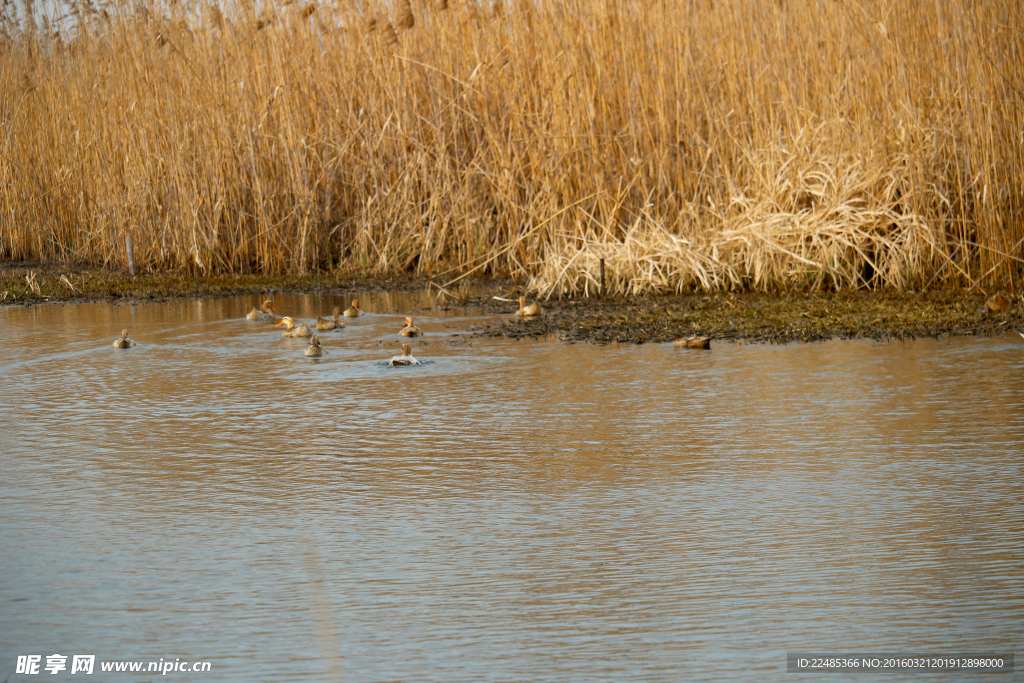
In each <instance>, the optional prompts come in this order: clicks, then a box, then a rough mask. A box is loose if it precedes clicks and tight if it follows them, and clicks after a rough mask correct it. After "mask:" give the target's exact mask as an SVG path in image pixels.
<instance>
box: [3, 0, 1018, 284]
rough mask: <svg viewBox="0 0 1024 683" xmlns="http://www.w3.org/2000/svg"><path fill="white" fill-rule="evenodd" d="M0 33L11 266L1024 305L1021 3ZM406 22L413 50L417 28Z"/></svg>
mask: <svg viewBox="0 0 1024 683" xmlns="http://www.w3.org/2000/svg"><path fill="white" fill-rule="evenodd" d="M70 10H71V11H69V12H68V13H67V14H66V15H64V16H44V11H43V9H42V8H41V7H39V6H37V5H33V4H28V5H25V6H24V7H22V8H20V10H19V11H18V12H14V11H13V10H12V9H11V8H10V7H9V6H8V5H7V4H5V5H4V6H3V8H2V10H0V93H2V94H0V120H3V121H4V122H5V126H4V127H3V128H2V129H0V258H14V259H42V260H65V261H78V262H91V263H97V264H106V265H111V266H115V267H121V266H124V265H125V264H126V258H127V256H126V253H125V248H124V244H125V237H126V236H130V237H131V239H132V243H133V245H134V257H135V263H136V266H137V267H139V268H141V269H143V270H167V269H170V270H181V271H185V272H194V273H203V272H206V273H246V272H266V273H280V272H297V273H302V272H308V271H315V270H325V269H342V270H346V271H349V272H353V273H367V274H383V273H393V272H398V271H412V272H416V273H418V274H420V275H426V276H431V275H437V276H442V277H444V279H445V280H450V279H453V278H455V277H458V276H459V275H461V274H464V273H468V272H475V273H481V272H483V273H495V274H498V273H501V274H511V275H518V276H526V277H529V278H531V283H532V286H533V287H534V288H536V289H537V290H539V291H541V292H543V293H546V294H555V293H566V292H586V293H589V292H593V291H594V286H595V284H596V278H597V277H598V275H597V268H598V264H599V263H600V260H601V259H604V260H605V264H606V268H607V272H608V280H609V289H612V290H613V291H618V292H646V291H652V290H679V289H682V288H686V287H699V288H712V289H714V288H757V289H774V288H790V287H830V288H832V287H834V288H849V287H860V286H889V287H910V286H917V285H920V284H923V283H925V282H928V281H931V280H935V281H946V282H950V283H956V284H972V285H973V284H978V285H980V286H982V287H986V286H988V285H989V284H990V283H995V282H997V281H1002V282H1004V283H1013V284H1016V282H1017V280H1018V278H1019V277H1020V274H1021V268H1020V265H1021V263H1022V262H1024V260H1022V258H1021V257H1022V255H1024V252H1022V251H1021V245H1022V244H1024V241H1022V240H1024V224H1022V220H1021V218H1022V216H1024V211H1022V210H1024V133H1022V132H1021V131H1022V130H1024V99H1022V93H1024V65H1022V63H1021V60H1020V59H1019V55H1020V54H1021V52H1022V49H1021V48H1022V47H1024V45H1022V43H1024V19H1022V17H1021V16H1020V13H1019V12H1017V11H1016V9H1015V6H1013V5H1012V3H1006V2H1005V1H1002V0H979V1H977V2H968V1H967V0H952V1H951V2H948V3H936V4H931V5H929V6H927V7H925V6H916V5H915V6H912V7H911V6H902V5H899V4H897V5H893V4H891V3H882V2H880V1H878V2H875V1H872V0H868V2H864V3H857V4H853V3H849V2H848V1H847V0H837V1H836V2H830V3H819V2H816V1H812V0H793V1H791V2H786V3H749V2H746V1H745V0H725V1H723V2H715V3H713V4H709V3H706V2H697V1H696V0H693V1H691V2H682V3H654V4H650V3H640V4H637V3H628V2H625V0H590V1H584V0H561V1H559V0H556V1H555V2H546V3H539V2H535V1H534V0H517V2H510V3H505V2H486V3H484V4H478V3H477V2H475V1H474V0H466V2H458V3H451V4H450V5H449V3H448V2H446V1H441V2H433V1H431V2H416V3H413V2H411V0H402V1H400V2H398V3H371V4H370V5H359V6H358V7H357V6H356V4H352V3H340V4H327V3H314V2H306V3H303V2H294V3H284V4H282V5H273V4H271V3H269V2H265V1H264V0H238V1H237V2H235V3H233V4H232V3H228V4H223V3H217V4H214V3H210V4H208V5H204V7H203V8H202V9H201V11H197V12H192V11H190V10H186V8H185V7H184V4H183V3H170V4H163V3H160V4H158V3H154V2H152V1H151V0H150V1H149V2H143V3H135V2H127V1H126V0H125V1H124V2H118V1H117V0H114V1H113V2H111V3H109V4H103V5H95V4H93V3H92V2H91V1H90V0H81V1H80V2H75V3H73V4H71V6H70ZM396 28H397V30H396Z"/></svg>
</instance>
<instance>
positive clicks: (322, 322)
mask: <svg viewBox="0 0 1024 683" xmlns="http://www.w3.org/2000/svg"><path fill="white" fill-rule="evenodd" d="M339 313H341V309H340V308H337V307H335V309H334V320H328V319H326V318H321V317H320V316H317V317H316V329H318V330H336V329H340V328H342V327H345V323H343V322H341V319H340V318H338V314H339Z"/></svg>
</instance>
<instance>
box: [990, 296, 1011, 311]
mask: <svg viewBox="0 0 1024 683" xmlns="http://www.w3.org/2000/svg"><path fill="white" fill-rule="evenodd" d="M985 308H987V309H988V310H990V311H992V312H993V313H1002V312H1004V311H1008V310H1010V300H1009V299H1007V298H1006V297H1005V296H1003V295H1002V294H993V295H992V296H990V297H989V299H988V301H986V302H985Z"/></svg>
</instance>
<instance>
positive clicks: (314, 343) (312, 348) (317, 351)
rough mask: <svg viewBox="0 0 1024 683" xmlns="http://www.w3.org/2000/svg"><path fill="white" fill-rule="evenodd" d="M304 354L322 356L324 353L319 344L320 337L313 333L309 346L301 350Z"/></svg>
mask: <svg viewBox="0 0 1024 683" xmlns="http://www.w3.org/2000/svg"><path fill="white" fill-rule="evenodd" d="M302 353H303V354H304V355H306V356H322V355H324V354H325V353H326V351H324V347H322V346H320V337H318V336H316V335H315V334H314V335H313V338H312V339H310V340H309V346H307V347H306V350H305V351H303V352H302Z"/></svg>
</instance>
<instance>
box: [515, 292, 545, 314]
mask: <svg viewBox="0 0 1024 683" xmlns="http://www.w3.org/2000/svg"><path fill="white" fill-rule="evenodd" d="M543 312H544V311H542V310H541V308H540V304H538V303H537V302H536V301H534V302H533V303H532V304H530V305H529V306H527V305H526V297H525V296H521V297H519V310H518V311H516V315H521V316H523V317H524V318H532V317H533V316H535V315H540V314H541V313H543Z"/></svg>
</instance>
